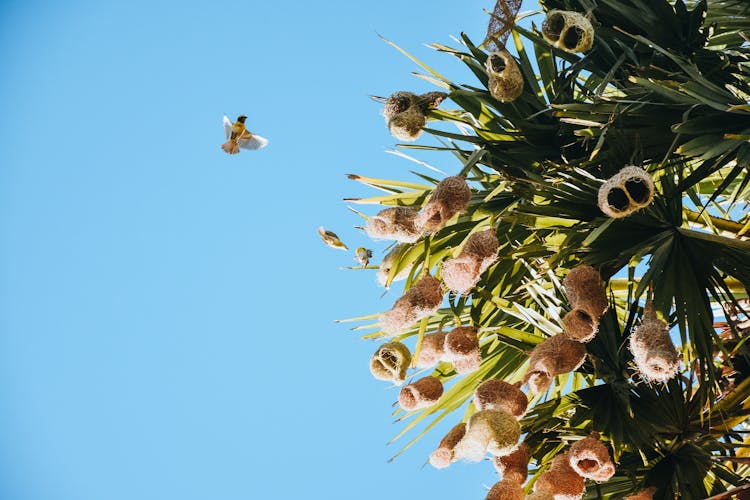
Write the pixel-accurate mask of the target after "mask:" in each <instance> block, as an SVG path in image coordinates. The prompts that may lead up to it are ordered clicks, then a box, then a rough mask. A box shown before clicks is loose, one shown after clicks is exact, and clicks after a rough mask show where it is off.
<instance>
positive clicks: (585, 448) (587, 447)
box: [568, 434, 615, 482]
mask: <svg viewBox="0 0 750 500" xmlns="http://www.w3.org/2000/svg"><path fill="white" fill-rule="evenodd" d="M568 455H569V456H570V466H571V467H572V468H573V470H575V471H576V472H577V473H578V475H580V476H582V477H584V478H586V479H593V480H594V481H597V482H605V481H609V480H610V479H611V478H612V476H614V475H615V465H614V464H613V463H612V460H611V459H610V458H609V451H608V450H607V447H606V446H604V444H603V443H602V442H601V441H600V440H599V436H598V434H593V435H591V436H589V437H587V438H584V439H581V440H580V441H576V442H575V443H573V445H572V446H571V447H570V450H569V451H568Z"/></svg>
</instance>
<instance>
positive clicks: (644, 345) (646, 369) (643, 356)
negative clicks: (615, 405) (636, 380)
mask: <svg viewBox="0 0 750 500" xmlns="http://www.w3.org/2000/svg"><path fill="white" fill-rule="evenodd" d="M630 352H631V353H633V358H634V360H635V365H636V367H637V368H638V372H639V373H640V374H641V376H642V377H643V378H644V379H646V380H647V381H650V382H666V381H667V380H669V379H671V378H672V377H674V376H675V375H676V374H677V371H678V369H679V366H680V353H679V351H678V350H677V348H676V347H675V346H674V343H672V339H671V338H670V337H669V326H668V325H667V324H666V323H665V322H664V321H662V320H660V319H659V318H658V317H657V316H656V311H654V307H653V304H651V303H650V302H649V303H648V304H646V307H645V308H644V311H643V320H642V321H641V324H640V325H639V326H638V327H637V328H636V329H635V330H634V331H633V334H632V335H631V336H630Z"/></svg>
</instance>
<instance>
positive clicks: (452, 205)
mask: <svg viewBox="0 0 750 500" xmlns="http://www.w3.org/2000/svg"><path fill="white" fill-rule="evenodd" d="M470 200H471V189H470V188H469V185H468V184H466V179H465V178H464V177H463V176H460V175H454V176H451V177H446V178H445V179H443V180H442V181H440V183H439V184H438V185H437V186H435V189H434V190H433V191H432V194H431V195H430V198H429V200H428V201H427V204H426V205H425V206H424V207H423V208H422V211H421V213H420V214H419V215H418V216H417V218H416V220H415V225H416V226H417V227H419V228H421V229H423V230H424V231H425V232H426V233H430V234H432V233H434V232H435V231H437V230H438V229H440V228H441V227H443V226H444V225H445V223H446V222H448V220H449V219H451V218H452V217H453V216H454V215H456V214H459V213H463V212H465V211H466V208H467V207H468V206H469V201H470Z"/></svg>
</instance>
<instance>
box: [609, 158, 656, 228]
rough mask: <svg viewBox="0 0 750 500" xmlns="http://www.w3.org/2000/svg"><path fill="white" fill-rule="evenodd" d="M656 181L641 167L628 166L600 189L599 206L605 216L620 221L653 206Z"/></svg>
mask: <svg viewBox="0 0 750 500" xmlns="http://www.w3.org/2000/svg"><path fill="white" fill-rule="evenodd" d="M653 199H654V181H653V180H652V179H651V176H650V175H648V173H647V172H646V171H645V170H643V169H642V168H640V167H636V166H632V165H631V166H628V167H625V168H623V169H622V170H620V171H619V172H618V173H617V174H615V175H614V176H612V177H610V178H609V179H607V181H606V182H605V183H604V184H602V186H601V187H600V188H599V195H598V199H597V202H598V205H599V209H600V210H601V211H602V212H604V214H605V215H607V216H609V217H613V218H615V219H620V218H622V217H627V216H628V215H630V214H632V213H633V212H635V211H636V210H640V209H641V208H644V207H646V206H648V205H650V204H651V202H652V201H653Z"/></svg>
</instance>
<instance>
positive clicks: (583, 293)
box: [563, 264, 609, 319]
mask: <svg viewBox="0 0 750 500" xmlns="http://www.w3.org/2000/svg"><path fill="white" fill-rule="evenodd" d="M563 287H564V288H565V294H566V295H567V296H568V302H570V306H571V307H572V308H573V309H583V310H584V311H586V313H588V315H589V316H591V317H592V318H594V319H599V318H600V317H601V316H602V315H603V314H604V313H605V312H606V310H607V308H609V301H608V300H607V291H606V289H605V288H604V284H603V282H602V277H601V275H600V274H599V271H597V270H596V269H594V268H593V267H591V266H587V265H585V264H584V265H580V266H576V267H574V268H573V269H571V270H570V272H569V273H568V275H567V276H565V279H564V280H563Z"/></svg>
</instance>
